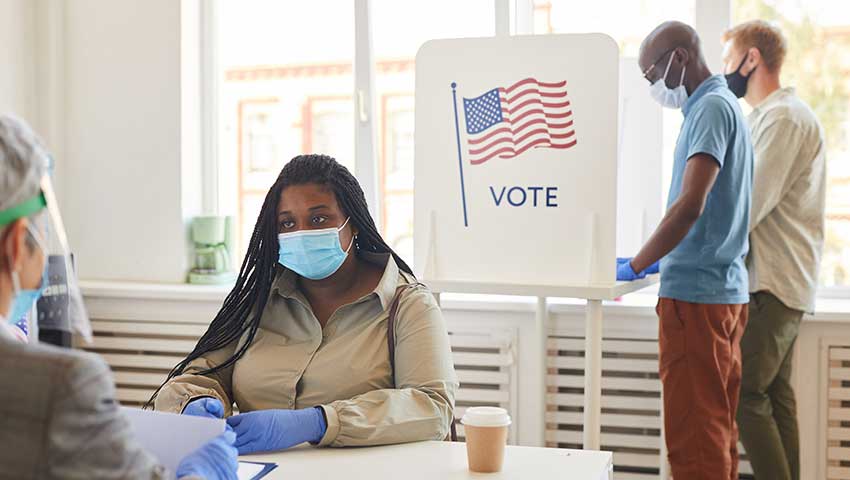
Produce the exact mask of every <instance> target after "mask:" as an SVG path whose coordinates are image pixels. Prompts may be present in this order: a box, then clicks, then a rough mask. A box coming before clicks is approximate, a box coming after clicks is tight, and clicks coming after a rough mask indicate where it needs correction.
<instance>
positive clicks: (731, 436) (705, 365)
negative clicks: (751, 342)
mask: <svg viewBox="0 0 850 480" xmlns="http://www.w3.org/2000/svg"><path fill="white" fill-rule="evenodd" d="M655 311H656V312H657V313H658V318H659V328H658V344H659V363H660V365H659V373H660V375H661V383H662V385H663V386H664V394H663V397H664V430H665V431H664V434H665V437H666V441H667V457H668V459H669V461H670V467H671V473H672V474H673V478H674V479H675V480H727V479H728V480H732V479H737V478H738V426H737V425H736V424H735V411H736V410H737V408H738V396H739V394H740V390H741V347H740V343H741V336H742V335H743V334H744V328H745V327H746V325H747V305H719V304H700V303H690V302H682V301H679V300H673V299H670V298H660V299H659V300H658V306H657V307H656V309H655Z"/></svg>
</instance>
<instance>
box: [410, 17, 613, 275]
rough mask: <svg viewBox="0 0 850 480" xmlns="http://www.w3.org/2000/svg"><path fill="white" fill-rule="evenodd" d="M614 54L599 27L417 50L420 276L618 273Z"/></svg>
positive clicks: (447, 42) (455, 42) (416, 205)
mask: <svg viewBox="0 0 850 480" xmlns="http://www.w3.org/2000/svg"><path fill="white" fill-rule="evenodd" d="M618 59H619V54H618V49H617V45H616V43H614V41H613V40H612V39H611V38H610V37H607V36H605V35H601V34H583V35H546V36H524V37H494V38H478V39H462V40H435V41H430V42H428V43H426V44H425V45H424V46H423V47H422V48H421V49H420V50H419V53H418V54H417V56H416V133H415V151H416V157H415V175H414V182H415V200H414V211H415V215H414V217H415V221H414V232H416V233H415V239H414V252H415V265H417V269H419V270H420V272H424V274H423V276H424V278H425V279H426V280H440V279H445V280H459V281H466V282H476V283H501V284H526V285H528V284H532V285H533V284H539V285H577V284H588V283H594V284H613V283H614V277H615V242H616V235H615V229H616V217H617V192H616V186H617V137H618V135H617V128H618V122H617V111H618V93H617V92H618V87H619V85H618V69H619V65H618V61H619V60H618ZM453 85H454V87H453ZM498 120H501V121H498Z"/></svg>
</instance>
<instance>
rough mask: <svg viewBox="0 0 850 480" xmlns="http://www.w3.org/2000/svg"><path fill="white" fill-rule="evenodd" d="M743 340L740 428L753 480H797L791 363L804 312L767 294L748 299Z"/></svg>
mask: <svg viewBox="0 0 850 480" xmlns="http://www.w3.org/2000/svg"><path fill="white" fill-rule="evenodd" d="M749 309H750V312H749V313H750V320H749V323H748V324H747V329H746V330H745V331H744V337H743V338H742V339H741V357H742V363H743V372H742V379H741V400H740V403H739V405H738V428H739V429H740V439H741V442H742V443H743V444H744V448H745V449H746V451H747V455H748V456H749V458H750V464H751V465H752V467H753V473H754V474H755V477H756V480H799V478H800V438H799V431H798V429H797V402H796V400H795V398H794V390H793V389H792V388H791V358H792V354H793V350H794V341H795V340H796V339H797V334H798V333H799V331H800V320H801V319H802V318H803V312H800V311H798V310H793V309H791V308H788V307H786V306H785V305H784V304H783V303H782V302H780V301H779V299H777V298H776V297H775V296H773V295H771V294H770V293H768V292H757V293H754V294H752V295H751V297H750V305H749Z"/></svg>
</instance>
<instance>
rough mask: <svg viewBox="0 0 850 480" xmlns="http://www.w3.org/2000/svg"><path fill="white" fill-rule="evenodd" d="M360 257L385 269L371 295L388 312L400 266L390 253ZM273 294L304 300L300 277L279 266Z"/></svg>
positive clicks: (368, 254)
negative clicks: (299, 285) (374, 296)
mask: <svg viewBox="0 0 850 480" xmlns="http://www.w3.org/2000/svg"><path fill="white" fill-rule="evenodd" d="M358 256H359V257H360V258H361V259H363V260H365V261H367V262H369V263H372V264H375V265H378V266H380V267H383V268H384V274H383V275H382V276H381V280H380V281H379V282H378V285H377V286H376V287H375V289H374V290H373V291H372V293H371V295H376V296H377V297H378V299H379V300H380V301H381V306H382V307H383V308H384V310H386V309H387V308H389V305H390V302H392V299H393V297H394V296H395V292H396V289H397V288H398V277H399V273H400V270H399V268H398V264H396V261H395V259H394V258H393V256H392V255H390V254H389V253H372V252H360V253H359V254H358ZM272 293H277V294H278V295H280V296H282V297H284V298H298V299H301V298H303V294H302V293H301V292H300V291H299V290H298V275H297V274H296V273H295V272H293V271H292V270H289V269H287V268H284V267H282V266H280V265H278V274H277V277H276V278H275V280H274V283H273V284H272Z"/></svg>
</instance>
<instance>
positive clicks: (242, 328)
mask: <svg viewBox="0 0 850 480" xmlns="http://www.w3.org/2000/svg"><path fill="white" fill-rule="evenodd" d="M311 183H313V184H317V185H322V186H326V187H328V188H330V190H331V191H332V192H333V193H334V195H335V196H336V200H337V202H338V203H339V206H340V208H342V210H343V212H344V213H345V214H346V215H348V216H350V217H351V220H350V221H351V224H352V226H354V227H356V228H357V231H358V234H357V239H356V241H355V254H359V253H360V252H373V253H389V254H390V255H392V257H393V258H394V259H395V261H396V263H397V264H398V267H399V268H400V269H401V270H403V271H404V272H407V273H409V274H411V275H413V271H412V270H411V269H410V267H409V266H408V265H407V263H405V262H404V260H402V259H401V257H399V256H398V255H397V254H396V253H395V252H394V251H393V250H392V248H390V247H389V245H387V244H386V242H384V239H383V238H382V237H381V234H380V233H379V232H378V229H377V227H375V221H374V220H373V219H372V215H371V214H370V213H369V209H368V206H367V205H366V196H365V195H364V194H363V189H362V188H360V184H359V183H357V179H355V178H354V175H352V174H351V172H349V171H348V169H347V168H345V167H344V166H343V165H341V164H340V163H339V162H337V161H336V160H334V159H333V158H332V157H329V156H327V155H318V154H311V155H299V156H297V157H295V158H293V159H292V160H290V161H289V163H287V164H286V166H284V167H283V170H281V171H280V175H278V177H277V180H275V182H274V184H273V185H272V187H271V188H270V189H269V192H268V193H267V194H266V198H265V200H264V201H263V206H262V208H260V215H259V216H258V217H257V224H256V225H255V226H254V232H253V233H252V234H251V241H250V242H249V244H248V251H247V252H246V254H245V259H244V260H243V261H242V267H241V268H240V269H239V276H238V278H237V279H236V285H235V286H234V287H233V290H231V291H230V293H229V294H228V295H227V297H226V298H225V299H224V304H223V305H222V306H221V309H220V310H219V312H218V314H216V316H215V318H214V319H213V320H212V322H211V323H210V326H209V328H208V329H207V331H206V333H204V335H203V336H202V337H201V338H200V340H198V343H197V345H195V348H194V350H192V352H191V353H189V355H187V356H186V358H184V359H183V360H181V361H180V363H178V364H177V365H176V366H175V367H174V368H173V369H171V371H170V372H169V373H168V378H166V380H165V382H163V384H162V385H160V386H159V388H157V389H156V391H155V392H154V393H153V395H151V398H150V399H149V400H148V401H147V403H146V404H145V408H148V407H150V406H151V405H152V404H153V401H154V400H155V399H156V396H157V394H158V393H159V391H160V390H161V389H162V387H163V386H165V384H166V383H167V382H168V381H169V380H171V379H172V378H174V377H176V376H177V375H180V374H182V373H183V371H184V370H185V369H186V367H187V366H188V365H189V363H191V362H192V361H193V360H195V359H197V358H199V357H201V356H202V355H204V354H206V353H209V352H212V351H215V350H219V349H221V348H224V347H226V346H227V345H230V344H231V343H233V342H236V341H238V340H239V339H240V338H241V337H242V336H243V335H244V334H245V332H247V339H246V341H245V343H244V344H243V345H242V346H241V347H239V349H238V350H237V351H236V352H235V353H234V354H233V355H232V356H231V357H230V358H228V359H227V360H226V361H225V362H223V363H221V364H219V365H216V366H215V367H212V368H210V369H207V370H204V371H202V372H199V373H198V374H199V375H209V374H212V373H215V372H217V371H219V370H223V369H225V368H227V367H230V366H231V365H233V364H234V363H236V361H237V360H239V359H240V358H242V356H243V355H244V354H245V352H246V351H247V350H248V347H250V346H251V343H252V342H253V340H254V336H255V335H256V334H257V330H258V328H259V326H260V319H261V317H262V313H263V311H264V310H265V307H266V301H267V299H268V296H269V292H270V291H271V287H272V283H273V282H274V278H275V270H276V266H277V259H278V242H277V234H278V227H277V205H278V202H279V200H280V194H281V192H283V190H284V189H285V188H286V187H288V186H291V185H304V184H311Z"/></svg>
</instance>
